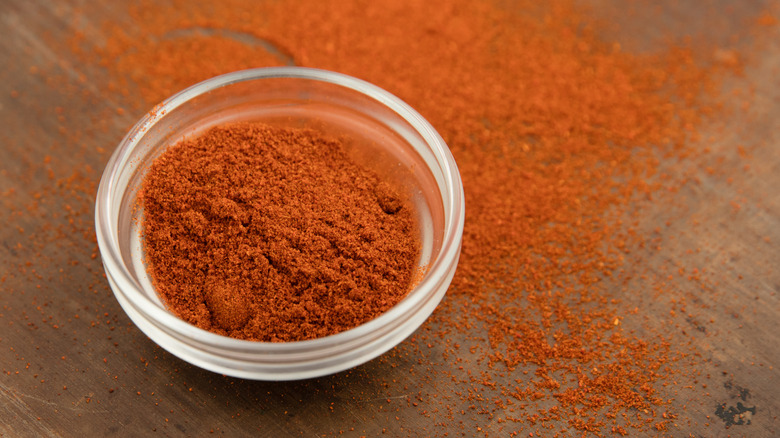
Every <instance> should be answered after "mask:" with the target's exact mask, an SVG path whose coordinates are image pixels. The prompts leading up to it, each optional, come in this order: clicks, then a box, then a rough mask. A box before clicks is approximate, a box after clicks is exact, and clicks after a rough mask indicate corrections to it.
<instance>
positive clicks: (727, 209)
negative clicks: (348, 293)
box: [0, 0, 780, 437]
mask: <svg viewBox="0 0 780 438" xmlns="http://www.w3.org/2000/svg"><path fill="white" fill-rule="evenodd" d="M621 3H622V2H621ZM648 3H652V2H648ZM668 3H670V4H669V5H664V6H661V7H660V8H661V9H659V10H656V8H654V7H653V6H652V5H650V6H648V5H644V4H643V3H642V2H636V5H634V8H635V9H632V11H633V13H625V14H623V13H622V12H620V11H621V8H622V6H618V5H615V4H611V3H610V2H594V3H593V5H594V7H595V8H596V14H602V16H603V17H604V18H605V19H612V18H615V17H621V20H618V21H620V23H619V24H620V26H615V27H614V28H613V29H612V31H613V32H615V35H617V37H620V38H623V39H624V40H625V41H626V46H627V47H633V49H634V50H644V49H645V48H647V47H649V46H652V45H653V44H655V43H657V42H658V38H656V37H657V36H658V35H659V34H661V33H662V34H664V35H670V34H676V35H684V34H686V33H691V34H693V35H698V38H702V39H710V40H712V41H714V42H721V41H720V40H722V39H725V38H726V36H727V35H730V34H731V33H732V31H733V30H734V29H738V28H739V27H740V26H747V24H746V21H745V20H747V19H748V18H749V17H755V14H756V12H757V11H758V10H760V9H761V8H762V7H764V6H765V5H764V2H742V1H730V2H729V1H720V2H708V3H707V5H706V8H705V7H704V6H700V5H698V4H697V3H694V2H684V4H681V5H676V4H675V3H674V2H668ZM643 8H650V9H652V10H654V11H655V12H654V13H652V14H649V13H648V14H645V12H647V9H643ZM664 8H665V9H664ZM74 9H79V10H80V11H81V13H80V14H79V15H78V17H79V18H78V20H79V22H78V23H75V22H72V17H74V16H76V15H75V14H74ZM705 10H706V11H710V12H705ZM629 12H630V11H629ZM104 19H112V20H114V21H115V22H116V23H125V25H130V24H128V23H127V21H126V20H124V19H123V10H122V7H120V5H119V2H117V3H113V2H105V3H99V4H94V5H92V4H91V2H82V1H76V0H69V1H62V2H60V1H44V0H31V1H27V0H19V1H3V2H1V3H0V29H2V38H0V66H1V67H0V221H1V223H2V226H0V369H2V375H0V436H9V437H17V436H109V435H116V436H150V435H154V434H155V433H156V434H159V435H163V436H169V435H170V436H204V435H208V434H209V433H211V432H213V433H214V434H216V435H220V436H249V435H261V436H287V435H290V436H299V435H300V436H319V435H321V434H326V435H338V434H340V433H342V432H343V433H345V434H346V435H348V436H357V435H367V436H375V435H379V434H380V433H383V432H386V433H387V434H388V436H399V435H401V436H406V435H411V436H427V435H438V436H443V435H446V434H448V433H449V436H460V435H466V436H471V435H478V434H479V435H482V434H486V435H489V436H508V435H509V433H510V432H511V431H513V430H518V431H520V432H521V433H520V436H529V434H530V433H536V434H537V435H536V436H538V435H539V434H541V436H546V434H547V433H552V432H549V431H548V430H547V429H544V428H540V426H538V425H536V426H535V425H532V424H527V423H526V424H520V423H518V424H512V425H507V424H500V423H496V422H495V418H494V417H493V416H490V415H486V414H481V413H479V412H478V411H479V409H474V406H473V405H474V404H475V403H476V404H477V405H478V407H480V406H481V407H482V408H485V409H490V405H491V404H490V400H483V401H477V402H474V401H467V400H466V399H465V398H464V397H461V396H460V393H461V392H463V391H467V390H468V387H467V386H463V384H462V383H459V382H452V381H449V380H448V379H447V377H446V374H444V373H428V372H426V371H425V370H426V369H427V368H425V365H424V364H425V363H426V362H427V361H430V362H431V363H433V362H436V361H441V359H440V358H441V348H442V347H440V346H438V345H437V344H436V343H435V342H433V346H432V347H431V348H428V345H429V344H430V343H431V342H432V341H431V340H425V339H423V337H416V338H414V339H411V338H410V339H409V340H407V341H406V343H405V345H406V346H407V347H408V348H407V349H406V350H405V351H407V352H413V354H404V355H400V354H388V355H385V356H382V357H380V358H378V359H376V360H373V361H371V362H369V363H367V364H365V365H362V366H360V367H357V368H356V369H353V370H350V371H347V372H344V373H340V374H338V375H336V376H328V377H323V378H319V379H312V380H307V381H300V382H258V381H248V380H241V379H236V378H230V377H225V376H221V375H217V374H214V373H211V372H208V371H204V370H201V369H199V368H197V367H194V366H192V365H190V364H188V363H185V362H183V361H181V360H179V359H178V358H176V357H175V356H173V355H171V354H169V353H167V352H166V351H164V350H163V349H161V348H160V347H159V346H157V345H155V344H154V343H153V342H152V341H151V340H149V339H148V338H147V337H146V336H145V335H144V334H143V333H141V332H140V331H139V330H138V329H137V328H136V327H135V326H134V325H133V324H132V323H131V322H130V320H129V319H128V318H127V317H126V316H125V314H124V312H123V311H122V309H121V308H120V306H119V304H118V303H117V301H116V300H115V299H114V297H113V295H112V293H111V291H110V289H109V287H108V285H107V282H106V280H105V277H104V276H103V270H102V269H103V268H102V265H101V262H100V255H99V253H98V250H97V247H96V243H95V238H94V231H93V228H92V221H93V197H94V193H95V190H96V187H97V182H98V180H99V177H100V175H101V172H102V170H103V166H104V165H105V162H106V161H107V160H108V157H109V155H110V153H111V152H112V150H113V147H114V146H115V145H116V144H118V142H119V140H120V139H121V138H122V136H123V135H124V134H125V132H126V131H127V130H128V129H129V128H130V127H131V126H132V124H133V123H134V122H135V121H136V120H137V119H138V118H139V117H140V116H141V114H142V113H143V111H144V110H145V108H140V110H131V109H127V110H121V109H117V108H118V106H119V105H118V104H117V102H116V101H113V100H112V99H110V98H106V97H105V96H104V94H102V93H99V92H97V91H96V89H95V86H94V84H93V80H97V79H95V78H97V77H98V76H99V75H100V73H99V72H98V71H97V70H96V69H95V67H94V66H84V65H82V64H81V63H80V61H79V60H78V57H77V56H76V55H74V53H73V52H72V51H69V50H66V49H64V48H66V47H67V45H66V44H63V42H64V41H66V40H67V38H69V36H70V35H71V33H72V28H73V26H80V27H82V28H84V27H88V28H89V29H91V30H92V32H95V34H92V35H90V37H91V38H100V26H99V25H98V24H96V23H100V22H101V20H104ZM90 23H92V24H93V25H92V26H88V25H89V24H90ZM616 23H617V22H616ZM777 29H778V28H777V27H775V28H772V27H771V26H768V27H766V28H765V29H764V30H765V32H766V33H768V34H772V35H774V38H773V39H772V38H769V39H768V42H767V40H764V43H765V46H764V48H763V49H762V51H761V53H753V54H752V57H751V58H750V59H749V60H748V61H749V63H748V67H747V68H746V70H745V72H744V76H743V77H742V78H741V79H740V78H736V79H734V81H750V83H752V84H754V85H753V86H754V90H753V93H754V94H753V97H752V98H751V108H750V109H751V113H750V114H751V115H750V116H749V117H747V116H745V115H744V114H742V113H739V112H737V113H734V114H732V115H730V116H729V117H730V119H729V121H728V122H727V123H726V124H725V128H723V129H721V130H719V131H713V132H711V133H710V135H711V136H712V137H713V140H712V142H711V143H710V145H709V147H710V153H709V155H706V157H705V158H703V159H701V160H700V161H699V162H698V163H702V167H701V168H695V167H694V168H691V169H690V170H689V171H690V178H691V180H692V182H691V183H690V184H688V185H685V186H684V187H683V189H682V190H681V191H680V192H679V193H678V194H676V196H675V198H674V199H675V202H674V204H673V205H667V204H651V205H650V206H649V207H647V210H646V212H647V213H646V217H645V223H646V225H647V227H648V229H653V228H654V227H655V225H657V226H658V227H659V230H658V231H657V232H658V233H659V235H658V237H659V239H661V241H663V242H664V243H663V248H662V249H660V250H650V249H646V250H645V251H644V252H642V251H638V252H635V254H638V256H639V258H640V259H641V263H642V264H643V266H644V267H648V266H649V267H651V269H656V270H657V271H658V272H664V271H663V270H664V269H667V268H668V267H670V266H671V267H688V268H689V269H690V268H691V267H697V268H698V269H699V271H698V272H703V273H702V274H701V281H688V282H680V283H679V284H678V285H677V288H676V289H673V290H674V292H670V293H673V295H672V296H670V295H664V296H659V297H655V298H653V297H650V298H648V297H647V296H645V297H631V296H627V297H623V298H624V299H625V302H626V304H627V305H629V306H631V305H632V303H634V302H635V303H637V304H638V305H642V306H643V307H642V312H644V314H645V315H646V318H645V320H646V321H650V325H652V321H653V319H654V317H658V318H659V320H666V319H665V317H666V316H667V315H668V314H669V312H670V311H676V312H681V313H682V314H687V315H689V316H687V317H685V318H683V320H684V321H685V322H684V323H683V324H681V325H680V326H678V327H673V328H672V330H677V331H679V332H685V335H684V336H682V337H679V338H675V339H678V340H679V339H684V340H685V342H689V343H691V347H692V348H693V350H694V351H697V352H698V353H697V355H698V356H697V357H692V358H691V359H692V361H691V362H692V363H694V364H695V365H694V366H695V367H696V369H695V370H692V371H693V373H689V374H688V376H687V377H686V376H680V377H679V379H678V378H677V377H674V376H672V377H670V378H669V381H668V382H664V383H665V386H664V389H663V391H662V394H663V395H664V396H665V397H666V398H669V399H671V404H670V411H674V412H676V413H677V414H678V415H679V416H678V417H677V418H676V420H675V421H674V422H673V423H674V425H676V426H670V429H669V430H668V431H666V432H657V431H653V430H652V429H649V430H646V431H643V432H641V434H642V435H647V436H654V435H656V434H660V435H671V436H689V435H690V436H700V437H714V436H717V437H725V436H749V437H771V436H779V435H780V421H779V420H778V415H780V397H779V396H778V394H780V372H779V371H778V366H780V345H779V343H780V335H778V333H780V324H778V317H779V316H780V297H779V296H778V293H779V292H780V269H779V268H780V137H778V134H777V133H778V132H780V79H778V72H780V45H778V43H777V42H778V41H780V34H778V33H777ZM653 41H655V43H652V42H653ZM722 42H723V43H724V44H725V43H732V44H736V45H737V47H739V46H740V44H742V45H743V46H742V47H744V45H745V44H751V42H750V41H748V40H745V41H740V42H734V41H731V42H729V41H722ZM723 56H725V57H728V56H731V55H730V54H729V53H725V54H724V55H723ZM727 61H728V59H727ZM735 144H742V145H745V146H744V148H742V149H740V148H737V147H734V145H735ZM707 163H710V164H711V166H708V165H707ZM667 221H668V223H669V225H668V226H667V225H666V223H667ZM690 274H691V275H698V274H697V273H694V272H690ZM694 280H695V279H694ZM643 281H645V280H643V279H642V278H640V277H637V278H635V279H633V280H632V282H631V284H630V285H629V287H628V289H630V290H636V291H648V292H647V294H649V295H652V293H653V292H652V291H653V290H654V288H653V285H651V284H649V283H643ZM675 309H676V310H675ZM662 317H664V318H662ZM636 330H638V332H639V333H641V328H639V327H637V328H636ZM452 336H454V337H455V339H454V341H456V342H457V341H458V340H459V339H460V338H464V337H465V336H466V335H464V334H453V335H452ZM459 337H460V338H459ZM464 342H466V341H464ZM418 347H419V348H418ZM437 358H438V359H437ZM437 366H441V367H446V366H455V365H448V364H446V363H440V364H439V365H437ZM410 370H411V371H410ZM691 375H693V376H694V377H693V378H691V377H690V376H691ZM507 378H511V376H510V377H507ZM461 410H462V411H463V414H460V412H461ZM448 411H449V412H448ZM453 413H455V415H453ZM559 426H560V428H561V429H563V430H564V431H565V430H566V428H567V424H566V423H565V422H562V423H561V424H560V425H559ZM604 432H605V433H606V434H607V435H609V431H608V430H605V431H604ZM568 433H570V434H571V435H578V433H575V431H569V432H568Z"/></svg>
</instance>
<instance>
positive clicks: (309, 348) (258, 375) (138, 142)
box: [95, 67, 464, 380]
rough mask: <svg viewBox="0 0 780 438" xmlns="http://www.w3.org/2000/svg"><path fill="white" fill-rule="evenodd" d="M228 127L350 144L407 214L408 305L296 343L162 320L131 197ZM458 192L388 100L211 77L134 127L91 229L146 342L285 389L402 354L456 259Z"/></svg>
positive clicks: (315, 77) (417, 123) (349, 83)
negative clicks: (150, 172) (416, 270)
mask: <svg viewBox="0 0 780 438" xmlns="http://www.w3.org/2000/svg"><path fill="white" fill-rule="evenodd" d="M234 121H262V122H264V123H268V124H272V125H278V126H288V127H315V128H317V129H320V130H323V131H326V132H328V133H332V134H334V135H339V136H343V137H344V138H353V139H356V140H357V141H354V142H351V143H349V144H348V145H347V147H348V153H350V154H351V156H352V157H353V159H355V160H356V161H357V162H359V163H361V164H363V165H365V166H368V167H370V168H372V169H374V170H375V171H376V172H378V173H379V175H380V176H382V177H383V178H388V179H391V180H393V181H395V182H396V183H397V184H400V185H401V186H402V187H404V190H406V191H407V193H406V194H407V195H408V196H409V198H410V199H411V200H412V202H413V203H414V205H415V207H416V210H417V221H418V224H419V230H420V238H421V242H422V246H421V254H420V257H419V260H418V264H419V266H420V269H421V270H422V272H424V275H423V276H422V278H421V279H420V280H419V282H418V283H417V284H416V285H415V286H414V288H413V289H412V290H411V291H410V292H409V294H408V295H407V296H406V297H405V298H404V299H403V300H402V301H401V302H399V303H398V304H397V305H396V306H394V307H393V308H391V309H390V310H388V311H387V312H385V313H383V314H382V315H380V316H379V317H377V318H375V319H373V320H371V321H369V322H367V323H365V324H363V325H360V326H358V327H356V328H354V329H351V330H348V331H345V332H342V333H338V334H336V335H332V336H327V337H324V338H319V339H313V340H306V341H300V342H287V343H268V342H252V341H245V340H239V339H233V338H229V337H226V336H221V335H217V334H214V333H211V332H208V331H205V330H202V329H199V328H197V327H195V326H193V325H191V324H189V323H187V322H185V321H183V320H181V319H179V318H178V317H176V316H175V315H174V314H173V313H171V312H170V311H169V310H168V309H167V308H166V306H165V304H164V303H163V302H162V301H161V299H160V297H159V296H158V295H157V293H156V292H155V290H154V288H153V287H152V284H151V282H150V279H149V277H148V276H147V272H146V268H145V266H144V257H143V244H142V241H141V239H142V237H141V234H140V228H139V222H140V220H141V219H142V216H143V210H142V209H139V208H138V205H137V202H136V196H137V193H138V190H139V188H140V185H141V182H142V180H143V177H144V174H145V172H146V170H147V169H148V167H149V165H150V164H151V163H152V161H153V160H154V159H155V158H156V157H157V156H159V155H160V153H161V152H163V151H164V150H165V148H166V147H167V146H168V145H171V144H174V143H176V142H177V141H179V140H180V139H182V138H184V137H185V136H192V135H195V134H197V133H198V132H201V131H203V130H206V129H208V128H210V127H213V126H214V125H218V124H222V123H226V122H234ZM463 220H464V196H463V186H462V183H461V179H460V174H459V173H458V169H457V166H456V164H455V161H454V159H453V157H452V154H451V153H450V151H449V149H448V148H447V145H446V144H445V143H444V141H443V140H442V138H441V137H440V136H439V134H438V133H437V132H436V131H435V130H434V128H433V127H432V126H431V125H430V124H429V123H428V122H427V121H426V120H425V119H424V118H423V117H422V116H421V115H420V114H418V113H417V112H416V111H414V110H413V109H412V108H411V107H409V106H408V105H407V104H405V103H404V102H402V101H401V100H400V99H398V98H397V97H395V96H393V95H391V94H390V93H388V92H386V91H384V90H382V89H380V88H378V87H376V86H374V85H371V84H369V83H367V82H364V81H361V80H358V79H355V78H352V77H349V76H345V75H343V74H338V73H333V72H328V71H323V70H315V69H308V68H298V67H283V68H263V69H253V70H244V71H239V72H235V73H230V74H226V75H223V76H218V77H216V78H213V79H209V80H207V81H204V82H201V83H200V84H197V85H194V86H192V87H190V88H188V89H186V90H184V91H182V92H181V93H179V94H177V95H175V96H173V97H171V98H170V99H168V100H166V101H165V102H163V103H162V104H160V105H158V106H157V107H156V108H154V109H153V110H152V111H151V112H150V113H149V114H147V115H146V116H144V117H143V118H142V119H141V120H140V121H139V122H138V123H137V124H136V125H135V127H133V129H132V130H131V131H130V132H129V133H128V134H127V136H126V137H125V138H124V139H123V140H122V142H121V143H120V144H119V147H118V148H117V150H116V151H115V152H114V154H113V155H112V156H111V159H110V160H109V162H108V164H107V166H106V169H105V172H104V174H103V177H102V179H101V181H100V187H99V188H98V194H97V201H96V204H95V221H96V231H97V238H98V244H99V246H100V253H101V255H102V259H103V265H104V267H105V270H106V276H107V278H108V281H109V283H110V285H111V288H112V290H113V291H114V295H115V296H116V298H117V300H118V301H119V304H120V305H121V306H122V308H123V309H124V310H125V312H126V313H127V315H128V316H129V317H130V318H131V319H132V320H133V322H134V323H135V324H136V325H137V326H138V327H139V328H140V329H141V330H142V331H143V332H144V333H145V334H146V335H147V336H149V337H150V338H151V339H152V340H153V341H155V342H156V343H157V344H159V345H160V346H161V347H163V348H165V349H166V350H168V351H169V352H171V353H173V354H174V355H176V356H178V357H180V358H182V359H184V360H185V361H187V362H190V363H192V364H194V365H197V366H199V367H202V368H205V369H208V370H211V371H214V372H217V373H221V374H227V375H230V376H235V377H242V378H249V379H258V380H293V379H303V378H309V377H316V376H322V375H327V374H332V373H335V372H338V371H341V370H345V369H348V368H351V367H354V366H356V365H359V364H361V363H364V362H367V361H368V360H371V359H373V358H374V357H376V356H378V355H380V354H382V353H384V352H385V351H387V350H389V349H390V348H392V347H393V346H395V345H397V344H398V343H400V342H401V341H402V340H403V339H405V338H406V337H407V336H409V335H410V334H411V333H412V332H413V331H414V330H416V329H417V328H418V327H419V326H420V325H421V324H422V323H423V321H425V319H426V318H427V317H428V316H430V314H431V313H432V312H433V310H434V308H435V307H436V306H437V305H438V304H439V302H440V301H441V299H442V298H443V297H444V294H445V292H446V291H447V288H448V287H449V284H450V282H451V281H452V277H453V275H454V274H455V268H456V265H457V262H458V257H459V256H460V246H461V237H462V234H463Z"/></svg>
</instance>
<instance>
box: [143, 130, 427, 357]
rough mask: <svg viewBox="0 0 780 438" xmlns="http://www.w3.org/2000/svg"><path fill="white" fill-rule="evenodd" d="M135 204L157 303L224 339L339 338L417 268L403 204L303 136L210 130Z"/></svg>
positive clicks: (313, 135) (164, 168) (179, 150)
mask: <svg viewBox="0 0 780 438" xmlns="http://www.w3.org/2000/svg"><path fill="white" fill-rule="evenodd" d="M139 200H140V201H141V203H142V205H143V219H142V223H143V225H142V226H143V235H144V248H145V252H146V257H147V263H148V270H149V272H150V274H151V277H152V280H153V283H154V285H155V288H156V290H157V291H158V292H159V293H160V295H161V296H162V297H163V299H164V300H165V302H166V303H167V305H168V306H169V308H170V309H171V310H172V311H173V312H174V313H175V314H177V315H178V316H179V317H181V318H182V319H184V320H186V321H188V322H190V323H192V324H194V325H196V326H198V327H200V328H203V329H206V330H210V331H212V332H215V333H218V334H222V335H227V336H231V337H235V338H240V339H247V340H253V341H267V342H290V341H300V340H305V339H313V338H318V337H323V336H328V335H332V334H335V333H338V332H341V331H344V330H348V329H350V328H353V327H356V326H358V325H360V324H362V323H364V322H367V321H369V320H371V319H373V318H375V317H377V316H378V315H380V314H381V313H383V312H385V311H387V310H388V309H390V308H391V307H392V306H394V305H395V304H396V303H398V301H400V300H401V299H402V298H403V297H404V296H405V295H406V293H407V292H408V291H409V289H410V287H411V283H412V279H413V275H414V273H415V271H416V268H417V261H418V259H419V247H420V243H419V237H418V236H417V234H416V228H415V222H414V220H415V218H414V212H413V208H412V206H411V205H410V202H409V201H407V200H405V199H404V198H403V196H402V195H401V194H400V189H399V188H397V187H393V186H391V185H390V184H389V183H387V182H385V181H382V180H381V179H380V178H379V177H378V176H377V174H376V173H374V172H373V171H371V170H369V169H367V168H363V167H361V166H359V165H358V164H356V163H355V162H354V161H352V160H351V159H350V158H349V157H348V155H347V153H346V152H345V150H344V148H343V146H342V144H341V142H340V141H339V140H336V139H331V138H327V137H325V136H323V135H322V134H320V133H318V132H316V131H313V130H305V129H292V128H280V127H271V126H267V125H263V124H260V123H235V124H227V125H221V126H217V127H213V128H211V129H209V130H208V131H207V132H205V133H204V134H202V135H200V136H198V137H196V138H191V139H185V140H183V141H181V142H179V143H177V144H176V145H173V146H171V147H169V148H168V149H167V150H166V151H165V152H164V153H163V154H162V155H161V156H160V157H158V158H157V159H156V160H155V161H154V162H153V163H152V165H151V166H150V169H149V172H148V174H147V175H146V176H145V178H144V182H143V187H142V191H141V193H140V194H139Z"/></svg>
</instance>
